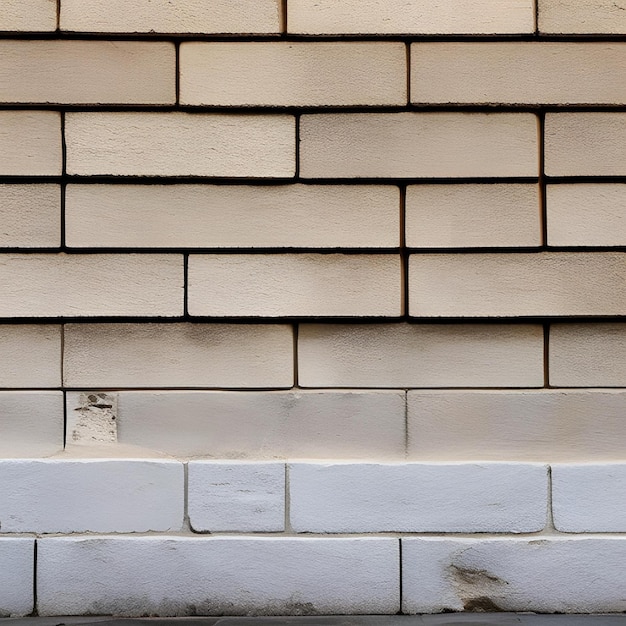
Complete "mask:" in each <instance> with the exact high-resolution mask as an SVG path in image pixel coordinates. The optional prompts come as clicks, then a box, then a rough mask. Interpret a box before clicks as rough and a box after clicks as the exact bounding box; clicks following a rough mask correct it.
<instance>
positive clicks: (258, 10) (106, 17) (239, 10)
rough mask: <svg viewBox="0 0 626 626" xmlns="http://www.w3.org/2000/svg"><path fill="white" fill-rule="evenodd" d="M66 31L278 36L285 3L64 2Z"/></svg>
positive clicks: (238, 0) (221, 0)
mask: <svg viewBox="0 0 626 626" xmlns="http://www.w3.org/2000/svg"><path fill="white" fill-rule="evenodd" d="M61 30H70V31H84V32H92V33H106V32H112V33H115V32H117V33H182V34H188V33H224V34H234V33H242V34H244V33H259V34H261V33H279V32H280V0H254V2H250V0H211V1H210V2H207V0H133V2H128V0H63V4H62V7H61Z"/></svg>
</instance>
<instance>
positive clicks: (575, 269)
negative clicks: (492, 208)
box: [409, 252, 626, 317]
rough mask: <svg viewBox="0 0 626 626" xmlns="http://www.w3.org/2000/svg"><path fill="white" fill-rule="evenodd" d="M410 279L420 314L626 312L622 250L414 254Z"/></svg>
mask: <svg viewBox="0 0 626 626" xmlns="http://www.w3.org/2000/svg"><path fill="white" fill-rule="evenodd" d="M409 281H410V282H409V294H410V295H409V314H410V315H413V316H416V317H418V316H424V317H517V316H543V315H624V314H625V313H626V257H624V255H623V254H622V253H609V252H607V253H603V254H597V253H582V254H581V253H577V252H548V253H540V254H534V253H525V254H522V253H519V254H462V255H461V254H457V255H454V254H447V255H443V254H432V255H412V256H411V258H410V261H409Z"/></svg>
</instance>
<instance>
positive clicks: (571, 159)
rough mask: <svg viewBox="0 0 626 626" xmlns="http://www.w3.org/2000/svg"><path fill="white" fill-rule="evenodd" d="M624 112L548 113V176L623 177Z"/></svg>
mask: <svg viewBox="0 0 626 626" xmlns="http://www.w3.org/2000/svg"><path fill="white" fill-rule="evenodd" d="M624 143H626V115H625V114H624V113H548V114H547V115H546V130H545V145H546V148H545V149H546V166H545V170H546V174H548V176H624V175H625V174H626V166H625V165H624Z"/></svg>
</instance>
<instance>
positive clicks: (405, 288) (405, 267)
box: [399, 185, 411, 319]
mask: <svg viewBox="0 0 626 626" xmlns="http://www.w3.org/2000/svg"><path fill="white" fill-rule="evenodd" d="M406 191H407V186H406V185H400V186H399V192H400V216H399V217H400V224H399V225H400V256H401V263H402V265H401V268H400V270H401V278H400V280H401V285H402V316H403V317H404V318H405V319H407V318H408V316H409V294H410V284H409V258H410V256H411V253H410V252H409V249H408V248H407V245H406Z"/></svg>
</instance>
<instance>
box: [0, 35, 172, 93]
mask: <svg viewBox="0 0 626 626" xmlns="http://www.w3.org/2000/svg"><path fill="white" fill-rule="evenodd" d="M175 65H176V50H175V48H174V44H172V43H170V42H161V41H158V42H143V41H62V40H39V41H27V40H20V41H18V40H2V41H0V76H2V82H1V83H0V102H27V103H60V104H174V103H175V102H176V76H175V72H176V68H175Z"/></svg>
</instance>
